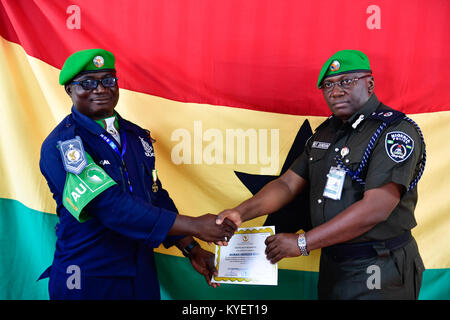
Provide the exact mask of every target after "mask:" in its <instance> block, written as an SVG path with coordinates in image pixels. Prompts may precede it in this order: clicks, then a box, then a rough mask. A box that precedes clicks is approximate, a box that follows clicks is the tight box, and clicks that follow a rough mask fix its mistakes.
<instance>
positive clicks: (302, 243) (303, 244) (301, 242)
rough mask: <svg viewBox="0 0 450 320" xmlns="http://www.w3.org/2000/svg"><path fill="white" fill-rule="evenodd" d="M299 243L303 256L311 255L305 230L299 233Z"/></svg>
mask: <svg viewBox="0 0 450 320" xmlns="http://www.w3.org/2000/svg"><path fill="white" fill-rule="evenodd" d="M297 245H298V247H299V248H300V252H301V253H302V256H309V252H308V250H306V237H305V233H304V232H302V233H300V234H299V235H298V239H297Z"/></svg>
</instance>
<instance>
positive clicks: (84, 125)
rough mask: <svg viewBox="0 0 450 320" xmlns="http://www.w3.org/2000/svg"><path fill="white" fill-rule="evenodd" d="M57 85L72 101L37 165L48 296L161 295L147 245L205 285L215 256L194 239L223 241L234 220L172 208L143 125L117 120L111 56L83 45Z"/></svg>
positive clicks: (124, 297)
mask: <svg viewBox="0 0 450 320" xmlns="http://www.w3.org/2000/svg"><path fill="white" fill-rule="evenodd" d="M59 82H60V84H61V85H64V86H65V90H66V92H67V94H68V95H69V96H70V97H71V99H72V102H73V107H72V113H71V114H70V115H68V116H67V117H66V118H65V119H64V120H63V121H61V122H60V123H59V124H58V126H57V127H56V128H55V129H54V130H53V131H52V132H51V133H50V135H49V136H48V137H47V138H46V139H45V141H44V143H43V145H42V150H41V160H40V168H41V172H42V174H43V175H44V177H45V178H46V180H47V182H48V185H49V187H50V191H51V192H52V194H53V198H54V199H55V201H56V203H57V209H56V211H57V214H58V216H59V223H58V224H57V226H56V235H57V242H56V250H55V255H54V260H53V264H52V266H51V267H49V268H48V269H47V270H46V272H44V274H43V275H42V276H41V278H44V277H50V281H49V294H50V299H160V289H159V284H158V278H157V273H156V266H155V261H154V255H153V248H156V247H158V246H159V245H160V244H161V243H163V244H164V245H165V246H166V247H169V246H171V245H176V246H177V247H178V248H179V249H180V250H181V251H182V252H183V254H184V255H185V256H188V257H189V258H190V260H191V262H192V265H193V266H194V268H195V269H196V270H197V271H198V272H199V273H201V274H202V275H204V276H205V278H206V281H207V282H208V284H209V285H211V286H215V284H211V282H210V279H211V276H212V274H214V273H215V272H216V270H215V268H214V263H213V255H212V254H211V253H210V252H208V251H205V250H203V249H202V248H201V247H200V246H199V245H198V243H197V242H196V241H195V240H194V239H193V238H192V236H195V237H197V238H200V239H202V240H205V241H209V242H213V241H214V242H217V241H227V240H228V239H229V238H230V237H231V236H232V234H233V233H234V230H235V225H234V224H233V223H231V222H230V221H227V223H226V224H225V225H223V226H222V225H221V226H218V225H216V224H215V218H216V216H214V215H210V214H207V215H203V216H200V217H196V218H195V217H189V216H183V215H179V214H177V209H176V207H175V204H174V203H173V201H172V200H171V198H170V197H169V194H168V193H167V191H166V190H164V189H163V188H162V185H161V182H160V180H159V179H158V176H157V171H156V170H155V154H154V151H153V146H152V142H153V141H152V138H151V137H150V132H149V131H148V130H144V129H142V128H140V127H139V126H137V125H135V124H133V123H131V122H129V121H127V120H125V119H123V118H122V117H121V116H120V115H119V114H118V113H116V112H115V111H114V108H115V106H116V104H117V102H118V99H119V88H118V85H117V77H116V70H115V58H114V56H113V54H112V53H111V52H108V51H106V50H102V49H90V50H83V51H79V52H77V53H74V54H73V55H71V56H70V57H69V58H68V59H67V60H66V62H65V64H64V66H63V68H62V70H61V73H60V79H59Z"/></svg>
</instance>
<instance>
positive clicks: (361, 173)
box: [217, 50, 426, 299]
mask: <svg viewBox="0 0 450 320" xmlns="http://www.w3.org/2000/svg"><path fill="white" fill-rule="evenodd" d="M317 86H318V88H319V89H321V90H322V93H323V96H324V98H325V101H326V102H327V104H328V106H329V108H330V110H331V112H332V115H331V116H330V117H329V118H328V119H327V120H326V121H325V122H323V123H322V124H321V125H320V126H319V127H318V128H317V129H316V132H315V133H314V135H313V136H312V137H311V138H310V139H309V140H308V142H307V144H306V146H305V151H304V152H303V154H302V155H300V157H299V158H298V159H297V160H296V161H295V162H294V164H293V165H292V167H291V168H290V170H288V171H287V172H286V173H285V174H283V175H282V176H281V177H280V178H278V179H276V180H274V181H272V182H271V183H269V184H267V185H266V186H265V187H264V188H263V189H262V190H261V191H260V192H259V193H257V194H256V195H255V196H253V197H252V198H250V199H249V200H247V201H244V202H243V203H242V204H240V205H239V206H237V207H236V208H234V209H230V210H225V211H223V212H222V213H221V214H220V215H219V217H218V220H217V223H221V221H222V219H223V218H225V217H228V218H229V219H231V220H233V221H234V222H235V223H236V225H238V226H239V225H240V224H241V223H242V222H243V221H246V220H249V219H252V218H255V217H257V216H261V215H264V214H270V213H272V212H275V211H277V210H279V209H280V208H281V207H283V206H284V205H285V204H287V203H288V202H290V201H291V200H292V199H294V197H295V196H296V195H297V194H299V193H300V192H302V191H303V190H304V189H305V188H309V191H310V206H311V220H312V225H313V229H312V230H310V231H308V232H306V234H305V233H303V232H300V233H299V234H287V233H284V234H283V233H282V234H277V235H274V236H271V237H269V238H267V240H266V244H267V248H266V254H267V258H268V259H269V260H270V261H271V262H272V263H276V262H278V261H279V260H281V259H282V258H285V257H294V256H299V255H308V254H309V252H310V251H311V250H314V249H319V248H322V254H321V260H320V272H319V284H318V294H319V299H417V298H418V295H419V290H420V286H421V281H422V273H423V270H424V266H423V263H422V259H421V257H420V254H419V251H418V248H417V244H416V242H415V240H414V238H413V237H412V235H411V231H410V230H411V229H412V228H414V227H415V226H416V220H415V218H414V209H415V206H416V203H417V182H418V180H419V178H420V176H421V175H422V173H423V170H424V166H425V157H426V156H425V143H424V141H423V136H422V133H421V131H420V129H419V127H418V126H417V125H416V124H415V123H414V122H413V121H412V120H411V119H409V118H407V117H405V115H404V114H403V113H401V112H398V111H396V110H393V109H391V108H389V107H387V106H385V105H383V104H382V103H380V102H379V101H378V99H377V97H376V96H375V94H374V93H373V92H374V78H373V76H372V72H371V69H370V64H369V60H368V58H367V56H366V55H365V54H364V53H362V52H360V51H356V50H343V51H339V52H337V53H336V54H334V55H333V56H332V57H331V58H330V59H329V60H328V61H327V62H326V63H325V64H324V65H323V67H322V70H321V72H320V75H319V80H318V83H317Z"/></svg>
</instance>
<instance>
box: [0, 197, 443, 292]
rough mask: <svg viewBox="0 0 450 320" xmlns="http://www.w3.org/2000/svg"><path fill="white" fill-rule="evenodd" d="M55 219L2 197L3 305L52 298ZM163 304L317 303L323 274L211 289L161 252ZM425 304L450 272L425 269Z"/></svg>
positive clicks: (285, 274)
mask: <svg viewBox="0 0 450 320" xmlns="http://www.w3.org/2000/svg"><path fill="white" fill-rule="evenodd" d="M57 220H58V218H57V216H56V215H54V214H48V213H43V212H40V211H36V210H33V209H30V208H28V207H26V206H24V205H23V204H22V203H20V202H19V201H16V200H12V199H2V198H0V279H1V281H0V300H7V299H14V300H19V299H33V300H34V299H48V288H47V286H48V280H41V281H39V282H36V280H37V278H38V277H39V275H40V274H41V273H42V272H43V271H44V270H45V269H46V268H47V267H48V266H49V265H50V264H51V262H52V259H53V254H54V250H55V241H56V236H55V229H54V227H55V224H56V222H57ZM155 256H156V263H157V267H158V277H159V280H160V283H161V297H162V299H166V300H168V299H192V300H203V299H204V300H206V299H207V300H225V299H226V300H251V299H255V300H258V299H274V300H276V299H286V300H288V299H316V298H317V279H318V273H317V272H307V271H295V270H284V269H279V270H278V286H243V285H230V284H222V285H221V286H220V288H216V289H214V288H210V287H209V286H208V285H207V284H206V281H205V279H204V278H203V276H201V275H199V274H198V273H197V272H196V271H194V269H193V268H192V267H191V265H190V262H189V260H188V259H187V258H182V257H176V256H171V255H166V254H160V253H156V254H155ZM419 298H420V299H424V300H428V299H445V300H449V299H450V269H448V268H447V269H427V270H425V273H424V277H423V282H422V289H421V292H420V296H419Z"/></svg>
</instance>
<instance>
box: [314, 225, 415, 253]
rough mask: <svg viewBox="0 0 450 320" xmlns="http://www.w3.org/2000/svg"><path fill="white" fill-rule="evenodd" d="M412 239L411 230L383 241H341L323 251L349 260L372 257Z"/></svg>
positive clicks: (401, 245)
mask: <svg viewBox="0 0 450 320" xmlns="http://www.w3.org/2000/svg"><path fill="white" fill-rule="evenodd" d="M411 239H412V235H411V231H407V232H405V233H403V234H401V235H400V236H398V237H395V238H391V239H388V240H382V241H370V242H358V243H340V244H336V245H333V246H330V247H326V248H323V249H322V252H324V253H326V254H327V255H329V256H331V257H333V258H334V259H335V260H347V259H355V258H370V257H375V256H377V255H383V254H380V252H384V253H386V252H388V251H387V250H386V249H388V250H395V249H398V248H401V247H403V246H404V245H406V244H407V243H408V242H409V241H410V240H411Z"/></svg>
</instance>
